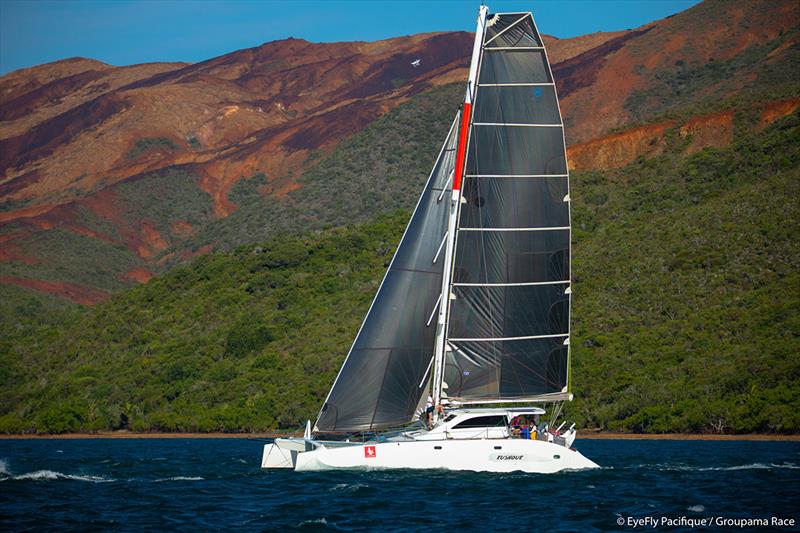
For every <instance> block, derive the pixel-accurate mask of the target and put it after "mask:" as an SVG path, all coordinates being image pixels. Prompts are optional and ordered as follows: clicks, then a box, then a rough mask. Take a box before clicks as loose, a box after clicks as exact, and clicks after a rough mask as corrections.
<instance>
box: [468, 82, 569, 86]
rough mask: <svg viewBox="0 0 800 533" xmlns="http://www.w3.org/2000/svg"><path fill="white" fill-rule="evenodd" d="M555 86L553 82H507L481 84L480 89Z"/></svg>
mask: <svg viewBox="0 0 800 533" xmlns="http://www.w3.org/2000/svg"><path fill="white" fill-rule="evenodd" d="M551 85H555V83H553V82H552V81H539V82H522V81H521V82H507V83H479V84H478V87H549V86H551Z"/></svg>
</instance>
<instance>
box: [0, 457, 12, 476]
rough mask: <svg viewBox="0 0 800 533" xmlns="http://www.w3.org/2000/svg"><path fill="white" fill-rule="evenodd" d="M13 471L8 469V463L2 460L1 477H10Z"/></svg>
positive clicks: (0, 463)
mask: <svg viewBox="0 0 800 533" xmlns="http://www.w3.org/2000/svg"><path fill="white" fill-rule="evenodd" d="M10 475H11V471H10V470H9V469H8V462H6V461H5V460H3V459H0V476H10Z"/></svg>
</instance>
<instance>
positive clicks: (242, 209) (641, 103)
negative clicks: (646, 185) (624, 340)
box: [0, 1, 800, 303]
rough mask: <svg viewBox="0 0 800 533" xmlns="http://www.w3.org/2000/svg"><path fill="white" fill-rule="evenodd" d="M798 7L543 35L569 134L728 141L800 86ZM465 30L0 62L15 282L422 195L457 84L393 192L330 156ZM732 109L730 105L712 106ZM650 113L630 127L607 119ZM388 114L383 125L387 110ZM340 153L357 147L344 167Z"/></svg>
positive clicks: (198, 250)
mask: <svg viewBox="0 0 800 533" xmlns="http://www.w3.org/2000/svg"><path fill="white" fill-rule="evenodd" d="M799 12H800V8H798V7H797V4H796V3H794V2H789V1H785V2H784V1H779V2H771V3H758V2H749V3H746V4H741V5H739V4H736V3H732V2H717V1H709V2H705V3H703V4H700V5H698V6H695V7H693V8H692V9H690V10H688V11H686V12H684V13H681V14H678V15H676V16H673V17H670V18H667V19H664V20H660V21H656V22H653V23H650V24H647V25H645V26H643V27H641V28H637V29H634V30H628V31H622V32H613V33H598V34H591V35H586V36H581V37H576V38H573V39H555V38H550V37H546V42H547V45H548V47H549V48H548V49H549V52H548V53H549V56H550V58H551V60H552V62H553V69H554V74H555V77H556V80H557V83H558V85H559V91H560V93H561V96H562V109H563V111H564V115H565V122H566V124H567V130H566V133H567V137H568V139H570V140H571V141H572V142H576V141H581V142H580V143H579V144H576V146H575V148H574V150H572V151H571V154H570V155H571V156H572V155H574V157H573V162H574V163H576V164H575V166H576V168H582V169H586V168H609V167H615V166H616V167H618V166H620V165H625V164H628V163H629V162H631V161H633V160H635V159H636V157H638V156H640V155H648V156H652V155H655V154H657V153H660V151H662V150H663V148H664V146H666V144H667V143H666V139H665V135H667V134H668V133H669V132H670V131H671V129H672V128H673V126H676V125H677V124H679V123H680V124H683V125H686V127H687V128H688V131H689V134H691V135H692V136H693V138H694V139H695V149H700V148H702V147H704V146H721V145H723V144H724V143H725V142H730V138H731V137H730V124H732V122H731V119H730V117H732V116H733V112H734V111H733V110H735V109H738V108H743V107H747V106H749V105H751V103H752V102H753V101H754V100H755V101H757V102H758V104H757V105H767V104H768V103H769V102H774V101H776V99H782V100H780V101H785V100H786V99H787V97H789V99H791V98H790V97H791V96H796V95H797V94H800V91H799V90H798V86H800V83H798V81H797V80H796V79H794V77H793V76H792V73H793V72H796V71H797V68H798V67H800V65H798V63H800V61H798V53H797V50H798V45H797V31H798V30H797V28H798V18H799V16H798V13H799ZM470 44H471V36H470V35H469V34H466V33H454V34H426V35H417V36H411V37H403V38H397V39H390V40H387V41H381V42H376V43H334V44H313V43H308V42H305V41H301V40H296V39H293V40H286V41H277V42H274V43H267V44H265V45H263V46H260V47H257V48H252V49H247V50H240V51H237V52H233V53H231V54H226V55H224V56H221V57H218V58H214V59H211V60H208V61H205V62H202V63H198V64H194V65H185V64H149V65H134V66H131V67H121V68H118V67H111V66H108V65H104V64H102V63H99V62H95V61H91V60H85V59H73V60H65V61H61V62H56V63H53V64H50V65H43V66H40V67H34V68H32V69H25V70H23V71H18V72H15V73H11V74H8V75H6V76H4V77H2V78H0V95H2V96H0V98H1V99H0V156H1V157H0V162H1V163H2V166H3V168H4V171H3V175H2V178H0V204H1V205H2V208H0V285H2V286H9V285H10V284H13V285H17V286H24V287H28V288H32V289H35V290H38V291H43V292H50V293H53V294H59V295H62V296H63V297H66V298H68V299H72V300H74V301H80V302H82V303H91V302H96V301H101V300H103V299H104V298H106V297H107V296H108V295H109V294H112V293H113V292H114V291H116V290H119V289H121V288H123V287H125V286H130V285H131V284H135V283H138V282H141V281H145V280H147V279H149V278H150V277H152V276H153V275H154V274H157V273H159V272H162V271H164V269H165V268H166V267H168V266H169V265H172V264H175V263H176V262H180V261H185V260H187V259H189V258H191V257H193V256H194V255H196V254H202V253H206V252H208V251H209V250H213V249H230V247H231V246H234V245H235V244H238V243H242V242H248V240H249V242H253V241H255V240H257V239H263V238H265V237H267V236H269V235H273V234H275V233H276V232H280V231H283V230H284V229H286V228H287V227H289V226H291V227H295V228H300V227H301V226H302V225H301V224H299V221H301V220H303V221H305V222H308V223H309V224H311V225H312V226H314V227H324V226H326V225H330V224H339V223H347V221H353V220H361V221H365V220H368V219H369V218H370V217H372V216H374V215H376V214H377V213H380V212H383V211H385V210H386V209H393V208H396V207H410V206H411V205H413V202H414V200H415V198H416V189H415V187H416V183H418V180H420V179H421V176H423V175H424V173H426V172H427V169H426V168H425V166H426V165H427V162H428V161H429V160H430V158H432V157H433V155H434V154H435V152H436V150H437V149H438V145H439V143H440V142H441V137H440V136H442V135H443V131H442V129H441V128H442V127H447V125H449V124H447V121H448V120H449V118H448V119H445V118H443V117H445V116H447V117H450V116H452V115H453V114H454V113H455V110H456V107H457V105H458V102H459V99H460V98H459V95H458V92H459V90H457V89H452V90H449V89H442V90H444V91H445V92H446V93H447V94H448V95H451V96H448V97H447V98H446V99H443V98H440V97H439V96H435V95H434V96H432V97H431V98H432V99H433V100H430V99H429V100H428V102H431V101H436V102H437V104H436V106H435V107H430V106H428V107H426V105H428V104H419V109H426V110H427V112H430V113H433V114H435V115H436V117H435V118H434V119H433V121H432V123H435V124H438V126H436V127H435V128H433V129H431V130H430V131H429V130H427V129H426V130H425V132H426V134H427V133H430V135H426V136H425V137H424V139H422V138H420V139H417V138H416V136H415V135H414V134H413V133H409V131H412V132H413V130H414V128H415V126H414V125H413V124H411V125H410V126H409V127H406V126H405V125H400V126H401V128H404V132H403V133H402V135H400V137H398V136H397V135H396V134H395V135H393V139H394V140H393V141H392V145H394V146H395V147H396V148H397V149H398V150H399V151H403V150H406V149H410V150H413V151H415V152H416V153H417V157H415V158H414V159H413V161H414V164H413V166H411V167H409V168H404V167H405V166H407V165H399V166H398V165H397V164H394V166H395V168H394V169H386V170H387V171H390V172H391V173H392V174H393V175H392V176H391V177H392V178H394V180H395V181H393V182H392V183H390V187H389V188H388V189H389V190H387V191H383V192H382V191H381V190H380V188H381V186H382V185H381V182H380V181H379V180H378V181H373V180H374V176H369V175H368V171H369V165H367V164H362V165H361V166H358V164H357V161H358V160H360V159H361V158H363V157H364V156H365V155H367V154H365V153H364V152H363V151H362V152H358V150H350V149H347V150H345V152H343V153H340V154H339V155H338V156H334V158H336V157H339V158H340V162H339V163H337V164H336V165H334V166H338V168H328V167H326V165H329V163H325V164H322V163H321V162H322V161H326V160H327V159H326V158H327V156H328V155H329V154H330V153H331V151H332V150H334V149H335V148H336V146H337V145H338V144H339V143H340V142H341V141H343V140H344V139H348V138H351V137H352V138H353V139H357V136H356V137H353V136H354V135H356V134H358V132H363V131H365V128H367V127H368V126H369V125H370V124H372V123H374V122H375V121H376V120H377V119H378V118H379V117H383V116H385V115H386V113H387V112H389V111H390V110H392V109H395V108H397V106H399V105H401V104H403V103H404V102H407V101H408V102H414V101H415V100H416V99H417V98H419V97H420V96H421V95H424V94H427V93H429V92H431V91H434V92H433V93H431V94H444V93H439V92H436V91H437V90H438V88H439V87H442V86H446V85H448V84H450V83H453V82H457V83H458V84H463V79H464V77H465V75H466V71H465V66H466V62H467V56H468V53H469V49H470ZM417 58H419V59H421V60H422V64H421V66H420V67H417V68H415V67H413V66H412V65H411V60H413V59H417ZM448 91H449V92H448ZM412 105H414V104H412ZM775 105H779V104H775ZM719 111H722V112H723V113H728V115H726V116H727V118H725V119H716V118H713V117H711V118H709V119H708V120H705V119H703V118H702V117H710V116H711V114H713V112H719ZM787 112H791V109H788V110H784V112H783V113H782V114H784V115H785V114H786V113H787ZM412 114H413V113H412ZM782 114H780V113H778V114H777V115H776V117H778V116H782ZM417 116H418V118H419V117H420V116H423V115H419V114H418V115H417ZM695 117H699V118H698V120H699V122H698V120H695ZM396 118H397V117H394V119H396ZM774 118H775V117H773V119H774ZM693 120H694V122H692V121H693ZM714 120H716V121H717V122H714ZM654 121H655V122H654ZM726 121H727V122H726ZM642 123H645V124H643V125H642V126H640V127H641V128H644V129H643V130H641V131H632V132H631V134H630V135H628V134H623V135H618V134H619V131H617V132H615V133H613V134H612V135H617V136H616V137H609V135H608V132H609V130H612V129H614V128H616V129H617V130H619V129H620V128H621V129H625V128H627V127H628V126H629V125H631V124H634V125H636V124H642ZM648 123H649V124H648ZM383 124H384V126H383V128H384V129H383V130H381V131H382V133H381V135H386V134H387V132H389V131H390V130H391V125H389V124H387V123H385V122H384V123H383ZM443 124H444V126H442V125H443ZM659 124H661V126H659ZM706 126H708V127H706ZM726 128H727V129H726ZM681 134H683V133H681ZM632 139H634V141H633V142H631V140H632ZM422 141H424V143H423V142H422ZM353 142H360V141H355V140H354V141H353ZM386 146H387V148H388V147H389V146H391V145H390V144H387V145H386ZM423 146H424V147H425V148H424V150H427V151H426V152H424V153H423V151H421V150H423V148H417V147H423ZM344 154H349V156H350V157H356V160H354V161H351V162H349V163H347V164H342V161H344V159H342V158H343V157H344ZM386 157H387V156H386V154H385V153H384V154H383V155H381V156H380V157H378V158H375V157H373V158H372V161H377V160H378V159H381V160H385V159H386ZM395 159H397V157H395ZM403 160H404V161H406V159H403ZM378 166H379V167H381V165H380V164H378ZM350 173H356V174H359V175H360V176H361V177H360V178H359V179H360V181H359V183H360V186H364V187H366V190H367V191H368V192H367V194H369V195H373V194H374V195H377V196H376V201H373V202H370V201H367V202H365V203H363V204H362V203H361V201H360V200H359V199H358V195H352V194H351V195H349V197H348V199H347V201H346V202H345V204H342V205H340V206H338V207H337V208H335V209H332V208H330V206H328V207H326V208H324V209H323V208H321V207H320V206H317V205H316V202H322V204H325V202H326V201H327V200H326V199H330V198H333V197H334V196H333V195H331V191H341V190H347V189H348V188H350V190H353V189H354V187H351V185H352V182H351V181H350V180H349V179H348V176H349V174H350ZM254 176H258V178H257V180H255V181H253V180H250V179H248V178H252V177H254ZM415 180H416V181H415ZM305 187H311V190H310V191H303V188H305ZM324 190H327V191H328V192H326V193H324V194H323V191H324ZM152 191H158V193H157V194H152ZM315 191H316V192H315ZM259 198H263V200H262V201H261V202H258V201H257V200H258V199H259ZM312 203H314V204H315V205H311V204H312ZM298 208H300V211H298ZM303 210H308V213H307V214H303V213H302V211H303ZM298 212H300V215H299V216H296V214H297V213H298ZM342 213H351V214H353V216H352V217H343V216H342ZM292 218H296V220H291V219H292ZM240 224H242V225H241V226H240Z"/></svg>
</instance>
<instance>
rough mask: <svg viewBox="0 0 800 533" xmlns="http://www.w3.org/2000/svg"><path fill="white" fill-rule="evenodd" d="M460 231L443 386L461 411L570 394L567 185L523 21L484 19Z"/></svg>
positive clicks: (558, 132)
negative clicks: (480, 404) (472, 405)
mask: <svg viewBox="0 0 800 533" xmlns="http://www.w3.org/2000/svg"><path fill="white" fill-rule="evenodd" d="M473 109H474V110H473V119H472V124H471V135H470V140H469V149H468V157H467V168H466V175H465V177H464V182H463V187H462V203H461V208H460V214H459V218H458V231H457V233H456V246H455V259H454V268H453V275H452V280H453V283H452V296H451V304H450V314H449V319H448V322H447V323H448V330H447V351H446V365H445V375H444V380H445V382H446V383H447V386H448V388H447V394H448V395H449V397H450V399H451V400H457V401H460V402H462V403H477V402H487V401H511V400H533V399H541V398H542V397H547V398H548V399H559V397H561V396H562V395H563V396H564V397H566V395H567V378H568V372H567V369H568V358H569V356H568V353H569V341H568V339H569V313H570V213H569V180H568V175H567V163H566V150H565V143H564V133H563V125H562V121H561V113H560V110H559V107H558V101H557V98H556V90H555V84H554V83H553V77H552V73H551V71H550V66H549V64H548V61H547V56H546V53H545V50H544V45H543V43H542V40H541V38H540V36H539V33H538V32H537V30H536V26H535V24H534V22H533V17H532V16H531V14H530V13H524V14H498V15H490V16H489V19H488V22H487V28H486V32H485V34H484V39H483V50H482V54H481V61H480V64H479V71H478V85H477V87H476V91H475V104H474V106H473Z"/></svg>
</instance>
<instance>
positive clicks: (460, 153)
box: [453, 102, 472, 191]
mask: <svg viewBox="0 0 800 533" xmlns="http://www.w3.org/2000/svg"><path fill="white" fill-rule="evenodd" d="M471 110H472V104H470V103H468V102H464V109H463V110H462V112H461V129H460V130H459V132H458V148H457V149H456V169H455V173H454V174H453V190H454V191H460V190H461V178H463V177H464V165H465V163H466V158H467V154H466V152H467V134H468V133H469V115H470V111H471Z"/></svg>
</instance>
